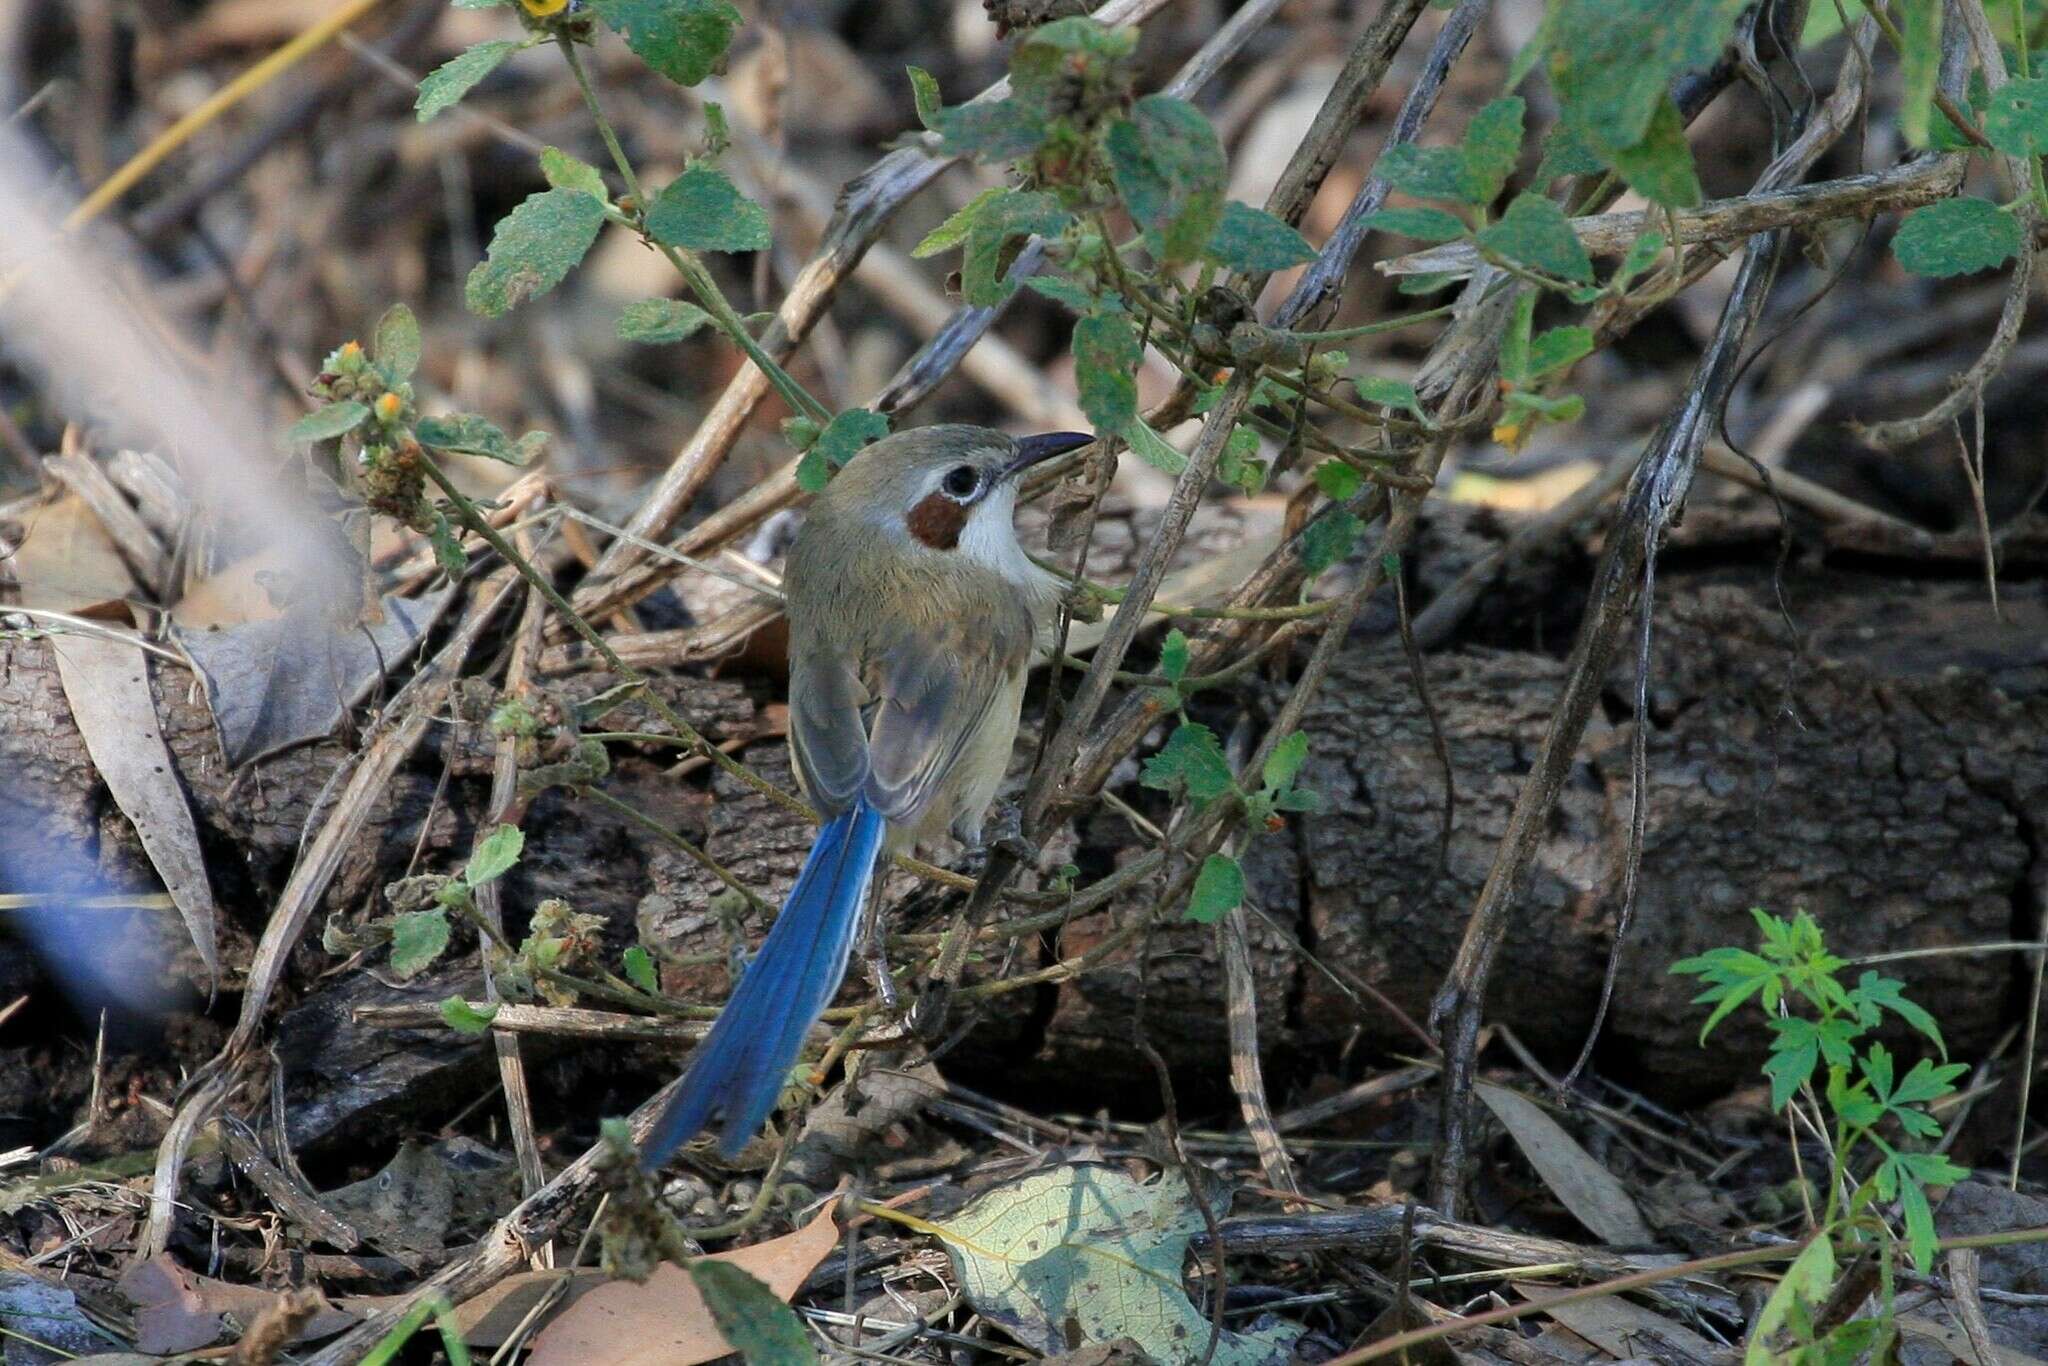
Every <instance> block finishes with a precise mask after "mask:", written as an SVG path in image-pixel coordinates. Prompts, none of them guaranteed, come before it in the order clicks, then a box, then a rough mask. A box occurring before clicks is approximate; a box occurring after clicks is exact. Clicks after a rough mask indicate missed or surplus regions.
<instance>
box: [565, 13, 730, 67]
mask: <svg viewBox="0 0 2048 1366" xmlns="http://www.w3.org/2000/svg"><path fill="white" fill-rule="evenodd" d="M590 7H591V8H592V9H594V10H596V11H597V17H598V18H600V19H602V20H604V23H605V27H607V28H609V29H610V30H611V31H612V32H614V33H616V34H618V35H619V36H620V37H621V38H624V39H625V40H626V46H627V47H630V48H632V49H633V51H634V52H635V53H636V54H638V56H639V58H640V60H641V61H643V62H645V63H647V64H648V65H649V66H651V67H653V68H654V69H655V70H656V71H659V72H660V73H661V74H662V75H664V76H666V77H668V78H669V79H670V80H672V81H674V82H675V83H676V84H677V85H695V84H697V82H699V81H701V80H703V79H704V78H705V77H706V76H709V75H710V74H711V72H712V70H713V69H714V68H715V67H716V66H717V65H718V59H719V58H720V57H722V56H724V55H725V49H726V45H727V44H728V43H730V42H732V35H733V31H734V30H735V29H737V28H738V27H739V26H740V22H741V21H740V12H739V11H738V10H737V9H735V8H734V7H733V6H732V4H731V3H730V0H590Z"/></svg>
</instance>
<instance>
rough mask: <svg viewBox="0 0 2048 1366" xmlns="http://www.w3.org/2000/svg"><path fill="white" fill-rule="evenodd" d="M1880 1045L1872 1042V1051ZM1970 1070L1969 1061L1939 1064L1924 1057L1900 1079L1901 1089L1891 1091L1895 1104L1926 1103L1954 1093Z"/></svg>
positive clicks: (1891, 1097)
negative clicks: (1959, 1079)
mask: <svg viewBox="0 0 2048 1366" xmlns="http://www.w3.org/2000/svg"><path fill="white" fill-rule="evenodd" d="M1878 1047H1879V1045H1876V1044H1872V1045H1871V1051H1872V1052H1875V1051H1877V1049H1878ZM1969 1070H1970V1067H1969V1064H1968V1063H1960V1062H1951V1063H1944V1064H1941V1065H1940V1066H1937V1065H1936V1064H1935V1062H1934V1060H1933V1059H1932V1058H1922V1059H1920V1061H1918V1062H1916V1063H1914V1064H1913V1070H1912V1071H1910V1072H1908V1073H1906V1075H1905V1076H1904V1077H1902V1078H1900V1079H1899V1089H1898V1090H1896V1091H1893V1092H1891V1094H1890V1097H1889V1099H1890V1101H1891V1103H1892V1104H1893V1105H1925V1104H1927V1103H1928V1102H1929V1101H1935V1100H1940V1099H1941V1098H1942V1097H1943V1096H1946V1095H1952V1094H1953V1093H1954V1092H1955V1089H1956V1081H1957V1079H1958V1078H1960V1077H1961V1076H1962V1075H1963V1074H1964V1073H1966V1072H1968V1071H1969Z"/></svg>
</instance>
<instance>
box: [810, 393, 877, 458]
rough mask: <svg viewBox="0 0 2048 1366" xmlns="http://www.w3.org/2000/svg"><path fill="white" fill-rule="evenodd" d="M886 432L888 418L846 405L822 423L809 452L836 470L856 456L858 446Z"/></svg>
mask: <svg viewBox="0 0 2048 1366" xmlns="http://www.w3.org/2000/svg"><path fill="white" fill-rule="evenodd" d="M888 434H889V419H888V418H886V417H884V416H882V415H881V414H880V413H877V412H873V411H871V410H869V409H867V408H848V409H847V410H846V411H845V412H843V413H841V414H839V415H838V416H837V417H835V418H833V419H832V420H831V421H830V422H828V423H826V424H825V430H824V431H822V432H820V433H818V439H817V442H816V443H815V444H813V445H812V447H811V449H810V454H812V455H816V456H817V457H818V458H820V459H821V460H824V461H825V462H826V463H827V464H829V465H830V466H832V468H834V469H837V468H838V467H839V466H841V465H844V464H845V463H846V462H847V461H849V460H851V459H853V457H854V456H856V455H859V454H860V449H861V447H863V446H865V445H867V444H868V443H869V442H870V441H879V440H881V439H882V438H883V437H885V436H887V435H888Z"/></svg>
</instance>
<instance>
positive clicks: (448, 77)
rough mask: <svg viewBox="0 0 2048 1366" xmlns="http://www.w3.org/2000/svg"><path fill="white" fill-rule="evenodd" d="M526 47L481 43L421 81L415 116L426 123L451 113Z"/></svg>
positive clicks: (498, 42) (453, 58) (506, 43)
mask: <svg viewBox="0 0 2048 1366" xmlns="http://www.w3.org/2000/svg"><path fill="white" fill-rule="evenodd" d="M525 46H526V44H524V43H519V42H508V41H506V40H503V39H498V40H495V41H493V42H488V43H478V44H477V45H476V46H475V47H472V48H469V49H467V50H465V51H463V52H461V53H458V54H457V55H455V56H453V57H450V58H449V59H448V60H447V61H445V62H443V63H441V65H439V66H437V67H435V68H434V69H433V70H432V71H429V72H428V73H427V74H426V75H424V76H422V77H421V78H420V93H419V97H418V98H417V99H415V100H414V101H413V106H412V107H413V113H414V115H415V117H417V118H418V119H419V121H420V122H421V123H425V122H426V121H427V120H428V119H430V118H432V117H434V115H436V114H438V113H440V112H441V111H442V110H444V109H452V108H454V107H455V105H457V104H459V103H460V102H461V100H462V97H463V96H464V95H467V94H468V93H469V92H470V91H471V90H474V89H475V88H476V86H477V83H478V82H480V81H481V80H483V78H484V77H486V76H488V75H490V74H491V73H492V72H493V71H496V70H497V69H498V67H499V66H500V65H501V64H503V62H504V60H505V59H506V58H507V57H510V56H511V55H512V54H513V53H515V52H517V51H518V50H519V49H520V48H522V47H525Z"/></svg>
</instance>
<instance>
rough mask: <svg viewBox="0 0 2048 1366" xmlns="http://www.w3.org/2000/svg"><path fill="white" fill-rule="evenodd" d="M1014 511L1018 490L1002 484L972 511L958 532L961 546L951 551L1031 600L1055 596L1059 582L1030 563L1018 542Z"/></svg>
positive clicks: (1012, 484)
mask: <svg viewBox="0 0 2048 1366" xmlns="http://www.w3.org/2000/svg"><path fill="white" fill-rule="evenodd" d="M1016 510H1017V486H1016V484H1014V483H1011V482H1008V481H1005V482H1004V483H1003V484H1002V486H1001V487H999V488H996V489H994V490H993V491H991V492H990V493H989V495H988V496H987V497H986V498H984V499H983V500H982V501H981V505H980V506H978V507H976V508H975V509H974V513H973V515H972V516H970V517H969V518H968V519H967V525H966V526H964V527H962V528H961V529H960V544H959V546H958V547H957V548H956V549H955V550H954V551H953V553H954V554H956V555H965V556H966V557H967V558H968V559H970V560H972V561H973V562H974V563H975V564H978V565H980V566H981V567H982V568H984V569H988V570H991V571H993V572H994V573H996V574H999V575H1001V576H1002V578H1003V579H1004V580H1005V581H1007V582H1009V583H1012V584H1014V585H1016V586H1017V587H1018V588H1019V589H1021V590H1022V591H1024V592H1025V593H1028V594H1030V595H1031V596H1032V597H1033V598H1046V599H1049V598H1051V597H1054V596H1057V594H1058V591H1059V581H1058V580H1057V579H1055V578H1053V576H1052V575H1050V574H1048V573H1046V572H1045V571H1044V570H1043V569H1040V568H1039V567H1038V566H1037V565H1035V564H1033V563H1032V562H1031V557H1030V556H1029V555H1026V554H1025V553H1024V547H1023V545H1022V544H1020V543H1019V542H1018V540H1017V528H1016V527H1015V526H1014V525H1013V524H1012V522H1011V518H1012V517H1013V516H1014V515H1015V513H1016Z"/></svg>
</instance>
